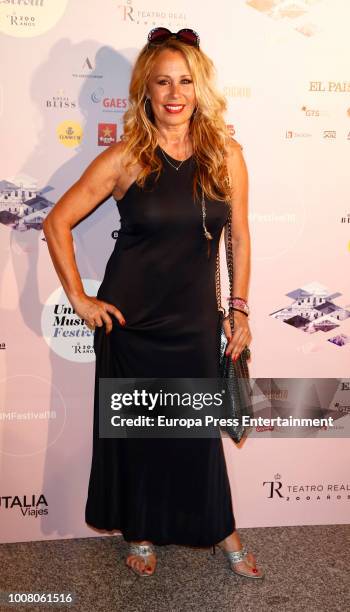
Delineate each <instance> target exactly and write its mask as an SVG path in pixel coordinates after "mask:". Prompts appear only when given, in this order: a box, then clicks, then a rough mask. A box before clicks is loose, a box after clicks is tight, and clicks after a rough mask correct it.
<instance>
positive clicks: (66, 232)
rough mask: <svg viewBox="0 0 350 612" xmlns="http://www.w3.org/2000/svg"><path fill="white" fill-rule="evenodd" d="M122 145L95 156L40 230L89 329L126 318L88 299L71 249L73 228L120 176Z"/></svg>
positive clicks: (107, 325)
mask: <svg viewBox="0 0 350 612" xmlns="http://www.w3.org/2000/svg"><path fill="white" fill-rule="evenodd" d="M122 147H123V143H122V142H118V143H116V144H115V145H112V146H111V147H109V148H108V149H106V150H105V151H103V152H102V153H100V155H98V156H97V157H96V158H95V159H94V160H93V161H92V162H91V164H90V165H89V166H88V167H87V168H86V170H85V171H84V173H83V174H82V176H81V177H80V179H79V180H78V181H77V182H76V183H74V184H73V185H72V187H70V189H68V191H66V193H65V194H64V195H63V196H62V197H61V198H60V199H59V200H58V202H57V203H56V204H55V206H54V208H53V209H52V210H51V212H50V213H49V214H48V215H47V217H46V219H45V220H44V222H43V231H44V235H45V238H46V240H47V245H48V249H49V253H50V255H51V259H52V262H53V265H54V267H55V270H56V272H57V275H58V277H59V279H60V281H61V283H62V286H63V289H64V291H65V293H66V295H67V298H68V299H69V301H70V303H71V304H72V306H73V308H74V310H75V312H76V313H77V314H78V315H79V316H80V317H81V318H83V319H84V320H85V321H86V323H87V325H88V327H89V328H91V329H94V327H95V325H97V326H98V327H101V326H102V325H103V322H105V323H106V333H109V332H110V331H111V330H112V319H111V317H110V316H109V314H108V313H110V314H113V315H115V316H116V318H117V319H118V321H119V323H121V324H122V325H123V324H125V319H124V316H123V315H122V313H121V312H120V310H119V309H118V308H116V307H115V306H113V304H109V303H108V302H104V301H103V300H98V299H97V298H96V297H90V296H87V295H86V294H85V292H84V287H83V284H82V281H81V277H80V274H79V271H78V267H77V264H76V260H75V255H74V249H73V236H72V231H71V230H72V228H73V227H74V226H75V225H76V224H77V223H78V222H79V221H81V220H82V219H83V218H84V217H86V216H87V215H88V214H89V213H90V212H91V211H93V210H94V209H95V208H96V207H97V206H98V205H99V204H100V203H101V202H102V201H103V200H105V199H106V198H108V197H109V196H110V195H111V194H112V191H113V189H114V187H115V186H116V184H117V183H118V179H119V176H120V173H121V164H120V156H121V151H122Z"/></svg>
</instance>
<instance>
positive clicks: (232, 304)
mask: <svg viewBox="0 0 350 612" xmlns="http://www.w3.org/2000/svg"><path fill="white" fill-rule="evenodd" d="M227 301H228V304H229V308H233V310H235V309H236V310H240V311H241V312H244V314H246V315H247V316H248V315H249V312H250V311H249V306H248V302H247V300H245V299H244V298H241V297H237V296H236V297H229V298H227Z"/></svg>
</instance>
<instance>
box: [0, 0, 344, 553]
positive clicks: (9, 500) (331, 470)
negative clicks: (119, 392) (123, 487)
mask: <svg viewBox="0 0 350 612" xmlns="http://www.w3.org/2000/svg"><path fill="white" fill-rule="evenodd" d="M349 19H350V7H349V2H348V1H347V0H304V1H302V0H293V2H292V0H283V1H282V0H264V1H262V0H234V1H232V0H221V1H219V2H216V3H204V4H203V3H202V2H200V1H199V0H196V1H195V2H185V1H184V0H177V2H173V0H166V1H163V0H162V1H160V0H105V1H104V2H102V3H101V2H97V1H94V0H92V1H91V2H88V3H87V2H85V0H74V1H73V0H60V2H57V1H56V0H28V1H25V2H23V1H22V0H6V1H3V2H1V3H0V28H1V57H2V60H3V61H2V70H1V74H0V116H1V134H2V144H1V160H2V161H1V176H0V234H1V240H0V245H1V246H0V249H1V250H0V307H1V329H0V407H1V408H0V530H1V534H0V538H1V541H3V542H14V541H26V540H43V539H55V538H71V537H80V536H95V535H96V532H95V531H94V530H93V529H91V528H90V527H88V526H87V525H86V524H85V522H84V507H85V501H86V494H87V485H88V477H89V470H90V460H91V445H92V408H93V383H94V368H95V363H94V353H93V349H92V341H93V337H92V333H91V332H90V331H89V330H88V329H87V327H85V326H84V324H82V323H81V322H79V320H78V319H77V317H76V315H75V313H74V312H73V311H72V308H71V306H70V304H69V302H68V300H67V298H66V296H65V294H64V292H63V290H62V288H61V286H60V282H59V280H58V277H57V275H56V273H55V270H54V268H53V265H52V262H51V259H50V256H49V253H48V248H47V243H46V241H45V237H44V234H43V231H42V223H43V220H44V218H45V217H46V215H47V214H48V212H49V211H50V210H51V209H52V207H53V206H54V205H55V202H57V200H58V199H59V198H60V197H61V196H62V194H63V193H64V192H65V191H66V190H67V189H68V188H69V187H70V186H71V185H72V184H73V183H74V182H75V181H76V180H77V179H78V178H79V177H80V176H81V174H82V172H83V171H84V169H85V168H86V166H87V165H88V164H89V163H90V162H91V161H92V160H93V159H94V158H95V157H96V156H97V155H98V154H99V153H100V152H102V151H103V150H104V149H105V148H106V147H108V146H109V145H110V144H111V143H114V142H116V141H117V140H119V139H120V137H121V135H122V132H123V124H122V120H123V113H124V111H125V109H126V108H127V106H128V82H129V77H130V71H131V67H132V64H133V61H134V59H135V57H136V55H137V53H138V52H139V50H140V48H141V47H142V46H143V44H144V43H145V41H146V36H147V33H148V32H149V30H150V29H151V28H153V27H155V26H157V25H163V26H166V27H168V28H170V29H171V30H172V31H177V30H179V29H180V28H182V27H192V28H194V29H195V30H197V31H198V33H199V34H200V38H201V46H202V48H203V50H204V51H205V52H206V53H207V54H208V55H209V56H210V57H212V59H213V60H214V63H215V65H216V68H217V79H218V86H219V87H220V89H221V91H222V92H223V93H224V94H225V95H226V98H227V101H228V111H227V117H226V121H227V124H228V125H229V126H230V128H231V130H232V135H234V136H235V138H236V139H237V140H238V141H239V142H240V143H241V144H242V145H243V152H244V155H245V159H246V163H247V166H248V170H249V177H250V192H249V196H250V197H249V202H250V211H249V218H250V228H251V238H252V273H251V283H250V294H249V302H250V306H251V312H252V314H251V317H250V326H251V331H252V335H253V341H252V344H251V350H252V361H251V366H250V367H251V375H252V377H261V378H265V377H280V378H291V377H295V378H312V377H314V378H319V379H327V378H329V379H332V378H339V379H341V378H345V377H347V376H349V364H350V344H349V341H350V285H349V277H350V276H349V272H348V271H349V257H350V209H349V178H348V177H349V149H350V95H349V94H350V74H349V62H348V58H349V53H350V39H349V36H348V23H349ZM118 228H119V217H118V210H117V207H116V204H115V202H114V201H113V199H112V198H111V199H109V200H108V201H107V202H105V203H104V204H102V205H101V206H100V207H98V208H97V210H95V212H94V213H93V214H91V215H90V216H89V217H88V218H87V219H86V220H85V221H84V222H82V223H80V224H79V225H78V226H77V227H76V228H75V229H74V230H73V235H74V246H75V254H76V259H77V263H78V267H79V270H80V273H81V276H82V278H83V280H84V285H85V288H86V291H87V293H88V294H89V295H96V291H97V289H98V286H99V284H100V282H101V280H102V277H103V273H104V268H105V265H106V262H107V259H108V257H109V255H110V253H111V251H112V249H113V247H114V244H115V240H116V239H117V236H118ZM221 247H223V243H222V245H221ZM224 283H225V277H224ZM345 390H346V385H343V388H341V387H340V388H339V390H338V393H337V394H336V395H334V394H333V395H332V394H330V395H329V398H328V404H331V403H332V402H333V404H332V406H329V405H328V409H329V408H331V409H332V411H333V414H334V415H335V417H336V418H335V420H334V423H335V425H334V428H333V430H332V432H329V431H328V430H327V429H325V428H323V429H319V430H314V431H313V432H312V433H310V432H309V433H307V432H306V431H303V430H301V429H300V434H299V435H297V436H296V437H292V436H286V435H282V434H281V430H278V428H274V427H270V428H269V427H267V428H266V427H263V426H262V427H257V428H256V429H255V432H254V433H255V435H254V436H252V437H250V438H249V439H248V441H247V442H246V443H245V444H244V445H243V447H242V448H238V447H236V446H235V445H234V443H233V442H232V441H231V440H230V439H227V438H225V439H224V446H225V453H226V459H227V466H228V471H229V476H230V481H231V486H232V494H233V503H234V510H235V515H236V519H237V525H238V527H254V526H274V525H300V524H327V523H346V522H348V520H349V516H350V515H349V501H350V486H349V470H348V466H349V463H350V448H349V438H348V437H346V436H345V435H344V432H345V433H346V423H347V419H348V418H349V417H348V413H349V410H350V408H349V402H347V400H346V394H345V393H344V394H343V395H342V392H345ZM315 395H317V393H315ZM323 399H325V398H324V397H318V398H317V397H313V398H312V402H311V403H312V405H314V404H313V402H315V401H316V402H317V401H319V402H321V403H322V400H323ZM310 401H311V399H310ZM328 434H329V435H328Z"/></svg>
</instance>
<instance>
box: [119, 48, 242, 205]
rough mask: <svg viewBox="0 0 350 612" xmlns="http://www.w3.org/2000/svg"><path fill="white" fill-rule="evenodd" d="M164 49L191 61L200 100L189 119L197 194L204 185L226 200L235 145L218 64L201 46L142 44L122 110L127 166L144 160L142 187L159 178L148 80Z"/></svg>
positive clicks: (139, 179) (208, 192)
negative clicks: (229, 156) (228, 162)
mask: <svg viewBox="0 0 350 612" xmlns="http://www.w3.org/2000/svg"><path fill="white" fill-rule="evenodd" d="M164 49H173V50H175V51H180V52H181V53H182V54H183V56H184V58H185V60H186V61H187V64H188V67H189V70H190V73H191V76H192V79H193V85H194V90H195V95H196V100H197V108H196V110H195V112H194V113H193V115H192V117H191V122H190V135H191V139H192V145H193V154H194V159H195V161H196V171H195V174H194V179H193V194H194V197H195V198H196V199H198V198H199V189H200V185H201V186H202V189H203V192H204V195H205V196H206V197H208V198H209V199H214V200H225V201H227V200H228V199H229V197H230V181H229V176H228V172H227V167H226V162H225V152H226V148H227V145H228V143H229V142H231V143H232V138H231V137H230V134H229V131H228V128H227V127H226V123H225V121H224V117H223V113H224V111H225V110H226V107H227V104H226V99H225V98H224V96H223V95H221V93H220V92H219V91H218V90H217V89H216V87H215V84H214V79H215V68H214V64H213V62H212V60H211V59H210V58H209V57H208V56H207V55H206V54H205V53H204V52H203V51H202V50H201V49H198V48H197V47H193V46H191V45H187V44H185V43H182V42H181V41H179V40H177V39H169V40H168V41H166V42H165V43H163V44H162V45H158V46H153V47H151V46H148V45H147V44H146V45H145V46H144V47H143V49H142V50H141V52H140V54H139V55H138V57H137V59H136V63H135V65H134V68H133V71H132V75H131V80H130V86H129V108H128V110H127V111H126V112H125V114H124V135H123V142H125V147H124V151H123V155H124V156H125V158H126V163H125V167H126V168H128V167H130V166H131V165H133V164H137V163H138V164H140V165H141V166H142V170H141V171H140V173H139V175H138V177H137V179H136V183H137V185H138V186H140V187H143V186H144V184H145V181H146V179H147V177H148V176H149V175H150V174H151V173H153V172H155V173H156V179H158V178H159V175H160V172H161V169H162V165H163V164H162V160H161V159H159V157H158V156H157V155H156V147H157V145H158V138H157V136H158V130H157V128H156V126H155V124H154V123H153V121H152V118H150V117H149V116H148V115H147V113H146V111H145V99H146V91H147V83H148V80H149V77H150V74H151V71H152V69H153V65H154V63H155V61H156V59H157V57H158V55H159V53H161V52H162V51H163V50H164Z"/></svg>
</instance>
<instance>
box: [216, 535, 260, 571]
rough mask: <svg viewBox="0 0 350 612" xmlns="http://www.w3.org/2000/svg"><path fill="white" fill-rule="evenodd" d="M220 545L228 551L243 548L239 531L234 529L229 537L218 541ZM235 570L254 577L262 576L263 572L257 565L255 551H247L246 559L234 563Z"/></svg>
mask: <svg viewBox="0 0 350 612" xmlns="http://www.w3.org/2000/svg"><path fill="white" fill-rule="evenodd" d="M218 546H219V547H220V548H221V549H222V550H224V551H226V552H236V551H240V550H242V548H243V547H242V543H241V540H240V538H239V535H238V533H237V531H233V533H231V534H230V535H229V536H228V537H227V538H225V539H224V540H222V541H221V542H219V543H218ZM234 566H235V570H237V571H238V572H242V573H244V574H248V575H251V576H253V577H258V576H262V574H263V572H262V571H261V570H260V569H257V567H256V559H255V556H254V555H253V553H251V552H247V554H246V555H245V557H244V559H242V560H241V561H237V562H236V563H234Z"/></svg>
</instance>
